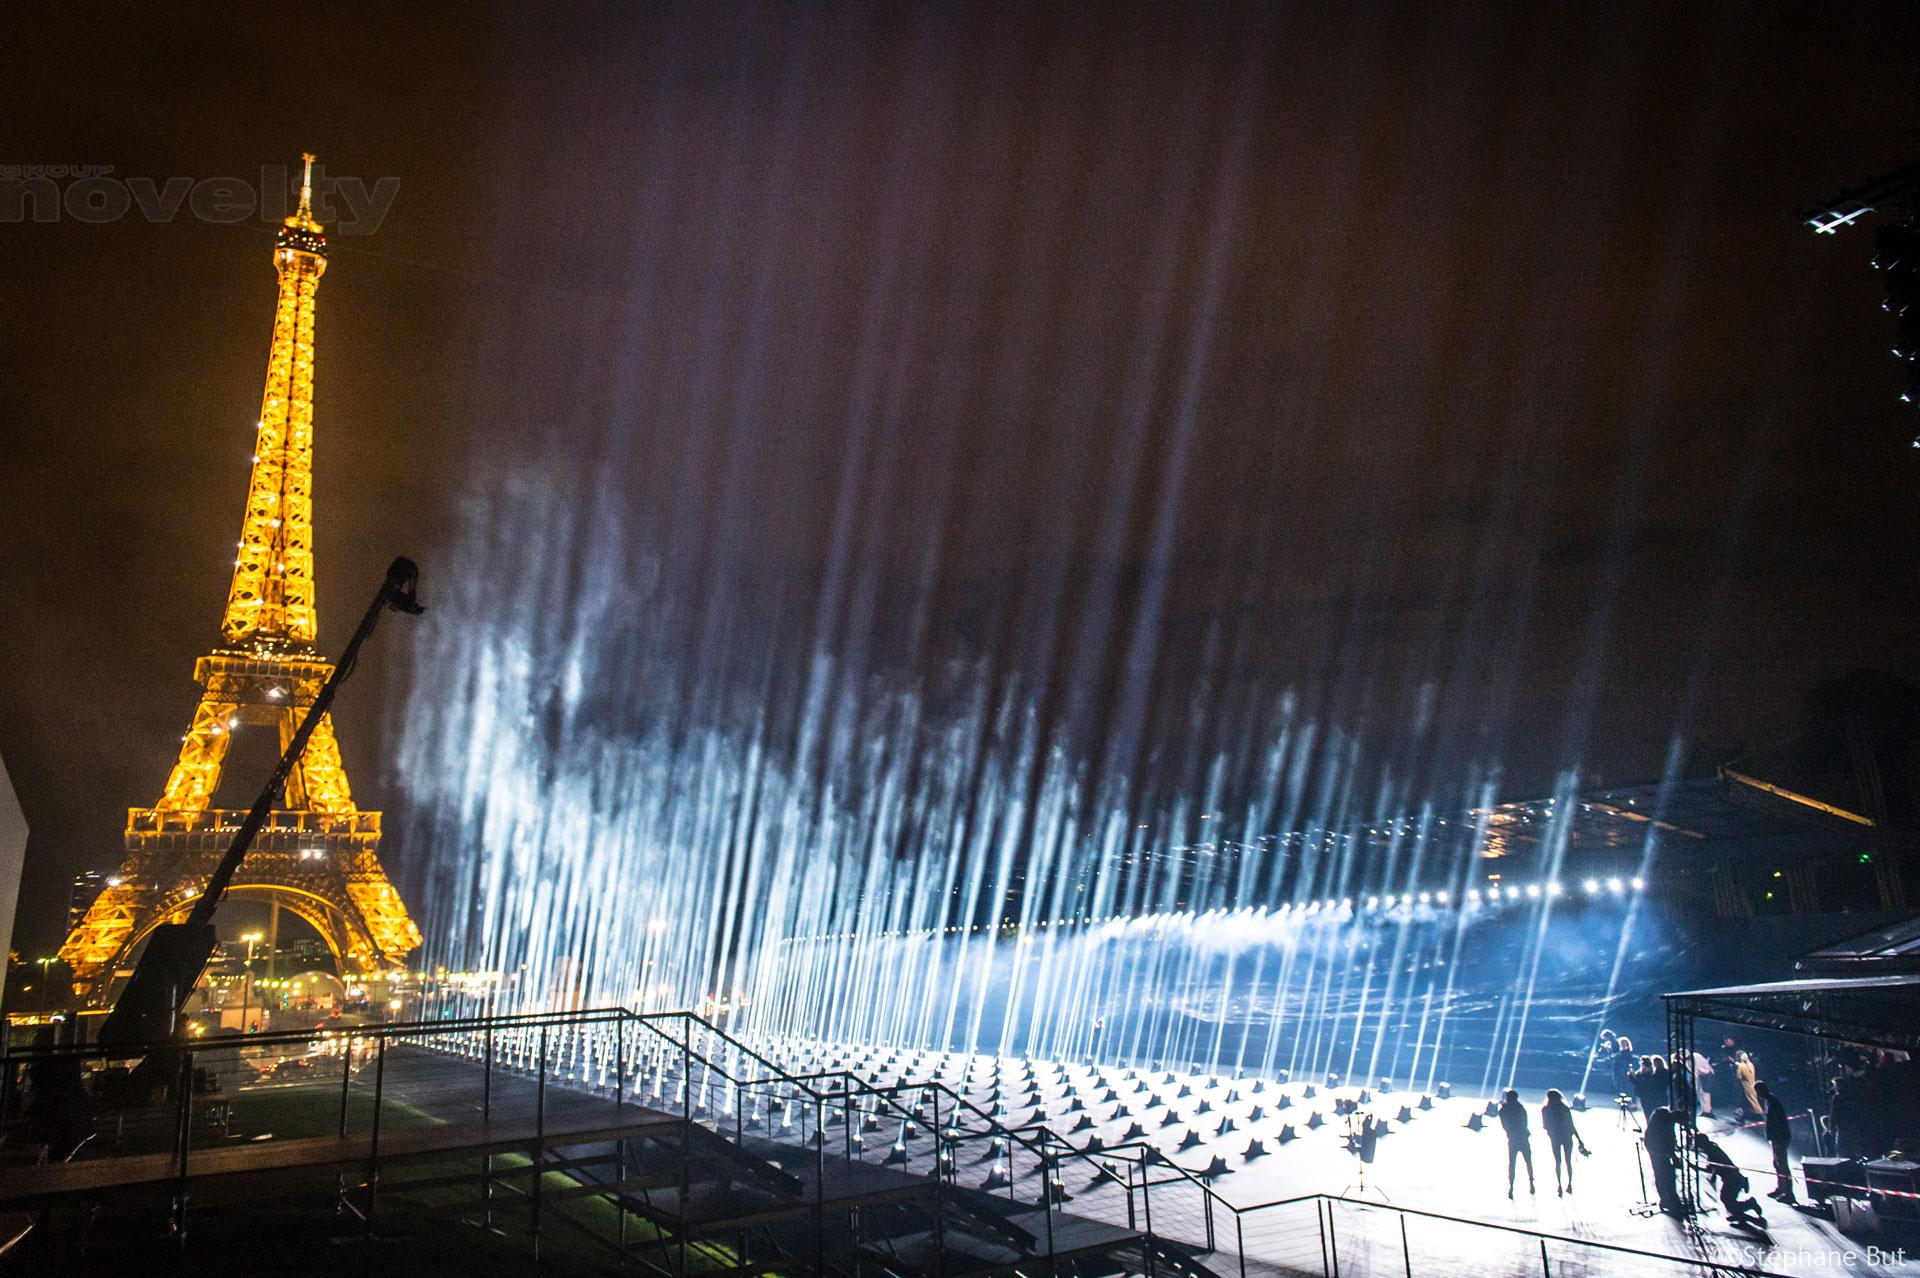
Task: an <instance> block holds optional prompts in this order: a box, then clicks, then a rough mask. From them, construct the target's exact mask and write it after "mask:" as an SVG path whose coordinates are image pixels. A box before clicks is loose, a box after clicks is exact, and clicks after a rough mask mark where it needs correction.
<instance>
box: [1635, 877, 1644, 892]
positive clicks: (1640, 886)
mask: <svg viewBox="0 0 1920 1278" xmlns="http://www.w3.org/2000/svg"><path fill="white" fill-rule="evenodd" d="M1646 886H1647V881H1646V880H1645V879H1641V878H1636V879H1634V880H1633V883H1632V887H1633V890H1634V891H1636V892H1641V891H1645V890H1646Z"/></svg>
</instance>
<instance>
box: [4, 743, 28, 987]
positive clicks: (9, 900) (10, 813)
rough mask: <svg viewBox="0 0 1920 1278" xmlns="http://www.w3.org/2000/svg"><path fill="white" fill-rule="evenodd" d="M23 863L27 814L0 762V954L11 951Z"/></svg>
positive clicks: (25, 850)
mask: <svg viewBox="0 0 1920 1278" xmlns="http://www.w3.org/2000/svg"><path fill="white" fill-rule="evenodd" d="M26 859H27V817H26V813H24V812H22V811H21V810H20V801H19V800H18V799H16V798H14V797H13V783H12V782H11V781H9V780H8V779H7V765H6V761H5V760H0V954H8V953H11V951H12V948H13V907H14V905H15V904H16V903H17V902H18V900H19V897H20V867H21V865H22V864H23V863H24V862H25V861H26ZM0 966H4V965H0Z"/></svg>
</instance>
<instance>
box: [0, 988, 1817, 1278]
mask: <svg viewBox="0 0 1920 1278" xmlns="http://www.w3.org/2000/svg"><path fill="white" fill-rule="evenodd" d="M629 1020H631V1021H636V1022H638V1023H640V1024H644V1025H646V1026H647V1027H648V1028H649V1029H651V1030H653V1031H654V1032H655V1033H657V1034H659V1035H660V1036H661V1038H662V1039H663V1040H664V1041H665V1042H666V1043H667V1044H668V1045H670V1046H672V1047H675V1048H677V1049H679V1050H680V1052H681V1053H682V1054H683V1055H684V1057H685V1059H686V1060H687V1061H688V1062H689V1063H691V1062H692V1061H698V1062H699V1063H700V1064H701V1065H703V1066H705V1067H706V1068H707V1069H708V1070H709V1071H711V1072H712V1073H713V1074H716V1075H718V1076H719V1078H720V1079H722V1080H724V1082H726V1083H728V1084H731V1085H733V1086H734V1087H736V1088H743V1089H744V1088H748V1087H764V1086H767V1085H769V1084H774V1083H785V1084H788V1085H790V1086H793V1087H796V1088H798V1089H799V1090H800V1091H801V1092H803V1093H804V1094H805V1095H806V1096H807V1098H808V1099H810V1100H811V1101H813V1102H814V1103H815V1104H827V1103H830V1102H834V1101H843V1102H845V1103H846V1104H847V1106H848V1110H849V1112H848V1113H847V1115H846V1116H845V1117H846V1121H847V1123H848V1125H849V1126H851V1123H852V1112H851V1111H852V1108H853V1102H854V1101H855V1100H856V1099H857V1098H858V1097H862V1096H872V1097H876V1098H878V1099H880V1100H882V1101H883V1102H885V1103H886V1104H887V1105H888V1106H890V1107H891V1108H892V1109H894V1110H895V1111H897V1112H898V1113H899V1114H901V1115H903V1116H905V1118H906V1120H907V1121H914V1120H916V1119H917V1118H918V1115H916V1114H915V1113H914V1111H913V1109H912V1108H911V1107H910V1106H908V1105H904V1104H902V1103H901V1101H900V1100H899V1099H898V1097H899V1096H900V1094H901V1093H906V1092H916V1093H920V1094H922V1095H925V1094H928V1093H932V1094H933V1095H934V1096H935V1097H936V1098H937V1097H938V1096H940V1095H944V1096H946V1097H947V1099H948V1100H949V1101H950V1102H951V1104H952V1110H951V1113H952V1114H953V1115H954V1118H953V1119H949V1120H948V1121H949V1122H950V1123H952V1122H954V1121H955V1120H957V1118H958V1116H959V1114H960V1112H961V1111H962V1110H965V1111H970V1112H971V1113H972V1114H973V1115H975V1116H977V1117H978V1118H980V1119H982V1120H984V1122H985V1124H986V1128H987V1130H985V1131H982V1132H967V1133H962V1134H961V1135H958V1136H955V1137H951V1138H946V1137H943V1136H942V1133H941V1132H940V1131H939V1130H938V1128H937V1127H936V1128H935V1130H934V1132H933V1135H934V1142H935V1150H936V1151H938V1149H939V1145H940V1141H941V1140H942V1139H948V1140H950V1141H953V1142H957V1141H959V1140H975V1139H979V1138H980V1137H982V1136H991V1137H996V1138H1003V1139H1006V1140H1007V1141H1009V1142H1012V1143H1014V1144H1018V1145H1019V1146H1021V1147H1022V1148H1024V1149H1026V1150H1027V1151H1028V1152H1029V1153H1031V1154H1033V1155H1035V1156H1036V1157H1037V1158H1038V1159H1039V1160H1040V1162H1041V1166H1042V1169H1043V1174H1044V1172H1045V1171H1047V1170H1051V1169H1052V1168H1055V1167H1057V1166H1058V1165H1059V1163H1060V1160H1061V1159H1062V1158H1065V1157H1068V1156H1071V1157H1073V1158H1076V1159H1079V1160H1080V1161H1082V1162H1085V1163H1088V1164H1090V1165H1092V1166H1093V1167H1094V1170H1095V1171H1096V1172H1097V1173H1098V1174H1099V1175H1101V1176H1105V1177H1109V1178H1112V1177H1113V1175H1114V1173H1113V1172H1112V1171H1111V1170H1109V1169H1108V1168H1106V1167H1103V1166H1100V1165H1099V1160H1101V1159H1113V1158H1115V1157H1117V1156H1119V1155H1121V1154H1123V1153H1124V1152H1125V1151H1129V1150H1138V1151H1139V1156H1138V1157H1137V1158H1133V1159H1122V1160H1121V1161H1125V1162H1132V1163H1135V1164H1137V1165H1138V1166H1139V1167H1140V1169H1141V1181H1142V1185H1141V1187H1142V1188H1143V1189H1144V1188H1146V1187H1148V1186H1149V1185H1150V1184H1151V1183H1152V1182H1151V1180H1150V1171H1149V1169H1150V1168H1152V1167H1155V1166H1159V1167H1165V1168H1167V1169H1168V1170H1169V1171H1171V1172H1172V1173H1173V1175H1174V1176H1175V1177H1177V1178H1178V1179H1179V1180H1183V1181H1185V1182H1187V1183H1188V1184H1191V1185H1192V1186H1193V1187H1194V1188H1195V1189H1197V1190H1199V1191H1200V1193H1201V1194H1202V1195H1203V1196H1204V1197H1205V1199H1206V1200H1207V1202H1208V1204H1209V1206H1210V1207H1211V1206H1216V1205H1217V1206H1219V1207H1220V1208H1222V1209H1224V1210H1226V1211H1228V1212H1231V1213H1232V1214H1233V1216H1234V1218H1235V1221H1236V1233H1239V1224H1240V1222H1241V1221H1242V1220H1244V1218H1245V1217H1247V1216H1250V1215H1253V1214H1255V1213H1258V1212H1264V1211H1270V1210H1273V1209H1277V1208H1281V1207H1288V1206H1294V1205H1297V1204H1300V1203H1307V1202H1316V1203H1318V1202H1325V1203H1328V1204H1333V1203H1346V1204H1348V1205H1350V1206H1357V1207H1370V1208H1376V1209H1379V1210H1384V1211H1391V1212H1395V1213H1398V1214H1399V1215H1400V1216H1402V1217H1406V1216H1415V1217H1420V1218H1423V1219H1428V1220H1438V1221H1445V1222H1447V1223H1450V1224H1456V1225H1463V1226H1467V1227H1470V1228H1479V1229H1492V1230H1497V1231H1499V1232H1502V1233H1508V1234H1514V1235H1518V1236H1520V1237H1523V1238H1530V1239H1534V1240H1537V1241H1539V1242H1540V1243H1541V1244H1542V1245H1543V1246H1544V1245H1545V1244H1546V1243H1548V1242H1553V1243H1559V1244H1562V1245H1565V1246H1573V1247H1589V1248H1594V1249H1597V1250H1600V1251H1607V1252H1613V1253H1616V1254H1620V1255H1628V1256H1636V1257H1640V1258H1643V1259H1649V1260H1661V1261H1669V1262H1672V1263H1675V1264H1682V1265H1695V1266H1699V1267H1701V1268H1704V1269H1708V1270H1712V1271H1715V1272H1738V1273H1740V1274H1742V1275H1753V1276H1754V1278H1790V1276H1789V1275H1785V1274H1781V1273H1778V1272H1777V1271H1773V1270H1767V1269H1761V1268H1758V1267H1755V1266H1752V1265H1748V1264H1742V1263H1729V1262H1724V1261H1719V1260H1714V1259H1711V1258H1708V1257H1705V1256H1679V1255H1673V1254H1671V1253H1667V1252H1658V1251H1649V1250H1647V1249H1644V1248H1639V1247H1631V1246H1627V1245H1626V1244H1624V1243H1611V1242H1603V1241H1600V1240H1598V1239H1592V1238H1579V1237H1574V1236H1572V1235H1568V1234H1558V1233H1550V1232H1546V1231H1543V1230H1538V1229H1528V1228H1525V1227H1523V1226H1519V1225H1510V1224H1503V1223H1500V1222H1497V1221H1489V1220H1475V1219H1472V1218H1469V1217H1464V1216H1454V1215H1450V1214H1448V1213H1446V1212H1439V1211H1430V1210H1427V1209H1424V1208H1419V1207H1401V1206H1399V1205H1397V1204H1394V1203H1389V1202H1385V1201H1377V1200H1374V1199H1369V1198H1352V1197H1348V1196H1347V1195H1345V1194H1333V1193H1324V1192H1322V1193H1308V1194H1297V1195H1294V1196H1292V1197H1289V1198H1278V1199H1273V1200H1270V1201H1267V1202H1261V1203H1252V1204H1247V1205H1239V1204H1236V1203H1233V1202H1232V1201H1230V1200H1228V1199H1227V1198H1226V1197H1224V1196H1223V1195H1222V1194H1221V1193H1220V1192H1219V1191H1218V1190H1216V1189H1215V1188H1214V1187H1213V1186H1212V1185H1210V1184H1208V1183H1207V1182H1206V1181H1205V1180H1204V1179H1203V1178H1202V1177H1201V1176H1200V1175H1197V1174H1196V1173H1195V1172H1194V1171H1193V1170H1191V1169H1189V1168H1186V1167H1183V1166H1181V1165H1180V1164H1179V1163H1177V1162H1175V1161H1174V1160H1173V1159H1171V1158H1169V1157H1167V1156H1166V1155H1165V1154H1163V1153H1161V1152H1160V1151H1159V1149H1158V1148H1157V1147H1155V1146H1153V1145H1150V1144H1148V1143H1146V1142H1145V1141H1139V1140H1135V1141H1127V1142H1122V1143H1120V1144H1117V1145H1112V1146H1105V1147H1102V1148H1101V1149H1099V1150H1097V1151H1089V1150H1087V1149H1085V1148H1083V1147H1081V1146H1078V1145H1075V1144H1074V1143H1073V1142H1071V1141H1069V1140H1067V1139H1066V1138H1065V1137H1064V1136H1062V1135H1061V1134H1060V1133H1058V1132H1056V1131H1054V1130H1053V1129H1052V1128H1051V1127H1049V1126H1048V1125H1046V1124H1044V1123H1026V1124H1020V1125H1018V1126H1014V1125H1011V1124H1008V1123H1006V1122H1003V1121H1002V1120H1000V1119H998V1118H996V1117H994V1115H993V1114H991V1113H989V1112H988V1111H987V1110H985V1109H982V1108H981V1107H980V1106H979V1105H977V1104H975V1103H974V1102H973V1101H971V1100H969V1099H968V1098H967V1097H966V1096H965V1095H964V1094H962V1093H961V1092H959V1091H956V1090H955V1089H954V1088H953V1087H951V1086H950V1085H948V1084H947V1083H945V1082H942V1081H941V1080H939V1079H937V1078H936V1079H931V1080H923V1081H918V1082H911V1081H905V1080H902V1081H899V1082H894V1083H887V1084H880V1083H869V1082H866V1081H864V1080H862V1079H860V1078H859V1076H858V1075H857V1074H855V1073H854V1072H853V1071H852V1070H845V1069H843V1070H823V1071H816V1072H813V1073H807V1074H794V1073H789V1072H788V1071H786V1070H784V1069H782V1068H781V1067H780V1066H779V1065H778V1064H777V1063H776V1062H774V1061H772V1060H770V1059H768V1058H767V1057H765V1056H763V1055H761V1054H760V1053H759V1052H758V1051H756V1050H755V1049H754V1048H752V1047H749V1046H747V1045H746V1044H745V1043H743V1042H741V1041H740V1040H739V1039H737V1038H735V1037H733V1036H732V1035H731V1034H729V1033H727V1032H726V1031H725V1030H723V1029H721V1028H719V1027H718V1026H716V1025H714V1024H713V1023H712V1022H711V1021H709V1020H707V1019H706V1018H705V1017H703V1016H699V1015H697V1014H695V1013H693V1012H690V1011H660V1012H637V1011H634V1010H632V1009H631V1008H626V1007H621V1006H617V1005H616V1006H612V1007H600V1008H583V1009H575V1010H571V1011H560V1012H516V1013H506V1014H502V1015H497V1016H468V1017H459V1018H454V1019H449V1020H438V1021H400V1022H387V1023H382V1024H376V1025H343V1026H339V1027H337V1028H334V1029H320V1028H315V1029H311V1030H281V1031H274V1032H270V1033H266V1034H250V1035H235V1036H232V1037H227V1036H221V1037H218V1038H213V1039H200V1040H195V1041H188V1042H184V1043H183V1042H178V1041H165V1042H159V1043H148V1044H142V1045H127V1044H119V1045H112V1046H102V1045H101V1044H98V1043H68V1044H54V1045H52V1046H50V1047H35V1046H27V1047H11V1046H10V1045H4V1046H0V1064H3V1065H4V1066H5V1067H6V1068H7V1069H8V1070H11V1069H12V1068H13V1067H15V1066H21V1065H31V1064H32V1063H33V1062H35V1061H43V1060H67V1059H79V1060H87V1059H109V1060H127V1059H130V1058H133V1057H137V1056H145V1055H149V1054H153V1053H157V1052H168V1051H183V1052H184V1053H185V1054H186V1055H187V1056H188V1057H189V1058H190V1057H192V1056H193V1055H196V1054H199V1053H205V1052H213V1051H222V1050H226V1049H230V1048H244V1047H273V1046H283V1045H290V1044H305V1043H312V1042H314V1041H315V1040H316V1039H322V1038H333V1039H353V1040H358V1039H364V1040H368V1042H369V1043H372V1042H376V1041H378V1042H383V1043H384V1041H385V1040H388V1039H393V1038H410V1037H420V1036H427V1035H452V1034H462V1033H475V1032H481V1031H498V1030H516V1029H540V1030H546V1029H551V1028H555V1027H584V1026H593V1025H602V1024H606V1023H609V1022H611V1023H614V1024H624V1023H625V1022H627V1021H629ZM657 1021H673V1022H680V1023H683V1024H685V1025H686V1026H687V1027H688V1031H689V1032H688V1034H687V1035H686V1036H685V1038H684V1039H683V1040H676V1039H674V1038H673V1037H672V1036H671V1035H669V1034H667V1033H666V1032H665V1031H664V1030H662V1029H660V1027H659V1026H658V1025H657V1024H655V1022H657ZM694 1026H698V1027H700V1028H701V1029H703V1030H705V1031H706V1032H707V1033H709V1034H711V1035H712V1036H713V1037H714V1038H716V1039H718V1040H719V1041H720V1042H721V1043H723V1044H725V1045H726V1046H727V1047H729V1048H731V1049H732V1050H733V1051H734V1052H736V1053H738V1054H739V1055H740V1056H741V1057H744V1058H746V1059H749V1060H752V1061H753V1062H755V1063H757V1064H759V1065H760V1066H762V1067H764V1068H765V1069H767V1070H769V1071H771V1076H770V1077H767V1078H763V1079H741V1078H738V1077H736V1076H735V1075H734V1074H732V1073H731V1072H730V1071H729V1070H728V1068H727V1067H726V1066H725V1065H723V1064H721V1063H720V1062H718V1061H715V1060H712V1059H711V1058H710V1057H708V1056H707V1055H706V1054H704V1053H698V1052H694V1051H693V1050H692V1043H691V1040H692V1033H691V1031H692V1028H693V1027H694ZM543 1038H544V1035H543ZM818 1080H839V1081H840V1083H841V1089H840V1090H838V1091H833V1090H822V1089H816V1088H815V1087H813V1086H811V1083H812V1082H813V1081H818ZM682 1086H683V1087H684V1088H685V1092H686V1098H687V1104H688V1106H689V1113H690V1112H691V1111H690V1107H691V1105H692V1097H693V1086H694V1084H693V1080H692V1077H691V1074H689V1076H688V1077H687V1078H685V1079H683V1080H682ZM936 1112H937V1100H936ZM1027 1132H1033V1133H1036V1134H1037V1135H1038V1137H1039V1138H1040V1139H1039V1141H1038V1142H1037V1143H1036V1142H1035V1141H1034V1140H1031V1139H1028V1137H1027V1136H1026V1135H1025V1134H1024V1133H1027ZM822 1146H823V1148H824V1141H823V1142H822ZM935 1162H936V1166H935V1175H936V1177H938V1176H940V1175H941V1174H942V1173H941V1172H940V1170H939V1167H938V1158H937V1155H936V1160H935ZM1159 1183H1161V1184H1172V1183H1176V1182H1175V1181H1174V1180H1173V1179H1169V1180H1166V1181H1162V1182H1159ZM1127 1184H1128V1186H1129V1194H1131V1192H1132V1182H1131V1180H1129V1181H1128V1182H1127ZM1053 1194H1054V1191H1053V1187H1052V1184H1051V1182H1050V1181H1047V1180H1044V1179H1043V1195H1042V1196H1043V1201H1044V1203H1045V1206H1046V1208H1047V1210H1049V1211H1051V1210H1052V1208H1053ZM1146 1232H1147V1234H1148V1236H1149V1237H1151V1236H1153V1232H1152V1227H1151V1224H1150V1223H1149V1225H1148V1228H1147V1231H1146ZM1242 1236H1243V1235H1242ZM1242 1256H1243V1259H1244V1245H1243V1246H1242Z"/></svg>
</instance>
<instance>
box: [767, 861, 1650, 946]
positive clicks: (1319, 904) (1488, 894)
mask: <svg viewBox="0 0 1920 1278" xmlns="http://www.w3.org/2000/svg"><path fill="white" fill-rule="evenodd" d="M1646 886H1647V881H1646V880H1645V879H1643V878H1640V877H1639V876H1637V875H1636V876H1634V877H1633V878H1622V877H1618V876H1612V877H1608V878H1604V879H1585V880H1582V881H1581V884H1580V891H1581V894H1582V895H1584V896H1588V897H1594V898H1599V897H1606V896H1610V897H1624V896H1626V895H1627V894H1628V893H1629V892H1643V891H1645V890H1646ZM1566 895H1567V887H1566V885H1565V884H1563V883H1561V882H1560V881H1559V880H1557V879H1550V880H1548V881H1547V882H1545V883H1524V884H1522V883H1504V884H1501V883H1496V884H1493V885H1491V886H1489V887H1486V888H1468V889H1467V891H1466V893H1465V895H1464V896H1463V897H1460V898H1458V899H1456V898H1455V897H1454V895H1453V894H1452V893H1450V892H1448V891H1447V890H1446V889H1444V888H1436V889H1433V890H1431V891H1426V892H1406V893H1399V894H1396V893H1392V892H1388V893H1385V894H1382V895H1375V896H1367V897H1362V898H1357V899H1356V898H1354V897H1350V896H1339V897H1334V896H1330V897H1326V898H1324V899H1322V900H1318V901H1299V902H1295V901H1288V902H1286V903H1284V904H1281V905H1277V906H1266V905H1242V906H1239V907H1237V908H1234V909H1229V908H1227V907H1226V906H1218V907H1216V908H1214V909H1211V910H1202V911H1199V912H1197V913H1196V912H1195V911H1193V910H1156V911H1154V912H1152V913H1150V914H1096V915H1090V916H1087V917H1085V918H1064V919H1036V920H1034V921H1033V922H1031V923H1016V922H1014V921H1013V920H1011V919H1004V920H1002V921H1001V922H999V923H987V924H975V925H974V926H972V927H959V926H954V927H926V928H908V929H897V930H892V931H885V932H828V933H824V934H820V935H815V936H793V937H788V938H787V939H786V940H785V941H784V942H782V944H810V943H813V942H818V941H872V940H882V939H896V938H901V939H904V938H912V937H929V936H963V935H972V934H975V933H979V932H1005V933H1015V932H1021V931H1025V930H1030V929H1031V930H1049V931H1051V930H1056V929H1058V930H1065V929H1070V928H1086V927H1114V926H1119V927H1132V926H1139V927H1156V926H1157V927H1165V926H1171V925H1181V924H1189V923H1198V922H1205V921H1207V920H1212V919H1259V918H1290V917H1314V916H1318V917H1322V918H1351V917H1353V916H1355V915H1357V914H1362V913H1383V912H1385V911H1388V910H1401V909H1415V908H1419V907H1422V906H1424V907H1426V908H1428V909H1435V910H1439V909H1448V908H1462V909H1467V910H1472V909H1475V908H1479V907H1485V906H1493V905H1504V904H1506V903H1507V902H1510V901H1511V902H1520V901H1533V902H1538V901H1545V900H1558V899H1560V898H1562V897H1564V896H1566Z"/></svg>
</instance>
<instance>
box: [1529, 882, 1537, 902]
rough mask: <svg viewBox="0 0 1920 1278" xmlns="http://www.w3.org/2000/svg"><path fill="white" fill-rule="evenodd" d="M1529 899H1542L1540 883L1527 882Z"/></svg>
mask: <svg viewBox="0 0 1920 1278" xmlns="http://www.w3.org/2000/svg"><path fill="white" fill-rule="evenodd" d="M1527 899H1528V900H1529V901H1537V900H1539V899H1540V885H1539V884H1538V883H1529V884H1527Z"/></svg>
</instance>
